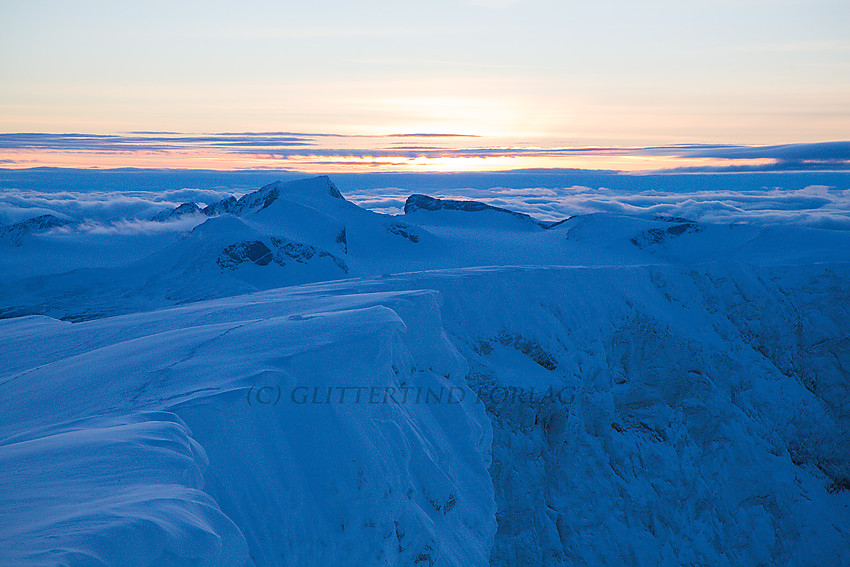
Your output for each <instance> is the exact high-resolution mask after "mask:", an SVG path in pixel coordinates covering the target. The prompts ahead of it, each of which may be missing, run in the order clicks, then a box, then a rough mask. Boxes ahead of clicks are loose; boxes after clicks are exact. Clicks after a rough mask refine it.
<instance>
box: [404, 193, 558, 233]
mask: <svg viewBox="0 0 850 567" xmlns="http://www.w3.org/2000/svg"><path fill="white" fill-rule="evenodd" d="M420 210H421V211H440V210H446V211H463V212H479V211H493V212H496V213H504V214H507V215H511V216H513V217H514V218H516V219H519V220H521V221H526V222H530V223H533V224H535V225H537V226H539V227H541V228H551V227H553V226H557V225H558V224H561V223H562V222H564V221H559V222H555V223H547V222H541V221H538V220H537V219H535V218H534V217H532V216H531V215H527V214H525V213H519V212H517V211H511V210H509V209H503V208H502V207H495V206H493V205H488V204H487V203H482V202H480V201H458V200H454V199H437V198H435V197H429V196H428V195H421V194H418V193H416V194H413V195H411V196H410V197H408V198H407V201H405V203H404V214H410V213H414V212H416V211H420Z"/></svg>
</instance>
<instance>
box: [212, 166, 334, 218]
mask: <svg viewBox="0 0 850 567" xmlns="http://www.w3.org/2000/svg"><path fill="white" fill-rule="evenodd" d="M281 196H285V197H286V198H288V199H291V200H293V201H302V202H304V201H307V202H315V201H317V200H321V199H325V198H327V197H331V198H333V199H339V200H341V201H344V202H347V201H346V200H345V197H343V196H342V193H340V192H339V189H337V188H336V185H334V184H333V182H332V181H331V180H330V178H329V177H328V176H327V175H320V176H318V177H311V178H309V179H298V180H295V181H275V182H274V183H269V184H268V185H264V186H263V187H260V189H258V190H257V191H254V192H253V193H248V194H247V195H244V196H243V197H242V198H241V199H239V200H238V201H233V202H231V201H229V200H225V201H227V202H225V201H220V202H219V203H217V204H216V205H218V206H217V207H215V208H214V209H213V210H211V214H216V213H217V212H219V211H221V212H230V213H233V214H236V215H241V214H244V213H249V212H258V211H261V210H263V209H265V208H266V207H268V206H269V205H271V204H272V203H274V202H275V201H277V200H278V198H280V197H281ZM231 199H232V197H231ZM215 209H217V210H215ZM213 211H214V212H213Z"/></svg>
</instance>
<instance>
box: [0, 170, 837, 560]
mask: <svg viewBox="0 0 850 567" xmlns="http://www.w3.org/2000/svg"><path fill="white" fill-rule="evenodd" d="M415 201H416V202H418V203H420V204H422V203H424V204H426V205H427V206H422V207H418V206H417V207H410V209H411V210H409V211H408V213H407V214H405V215H404V216H401V217H389V216H386V215H379V214H377V213H372V212H370V211H365V210H363V209H360V208H359V207H356V206H355V205H353V204H351V203H349V202H347V201H345V200H344V198H342V196H341V195H340V194H339V192H338V191H335V188H334V187H333V185H332V184H331V183H330V182H329V180H327V179H326V178H318V179H316V180H310V181H306V182H300V183H296V184H273V185H271V186H267V187H265V188H263V189H261V190H260V191H258V192H256V193H254V194H249V195H246V196H245V197H243V198H242V199H240V200H238V201H236V202H235V203H234V202H231V203H230V204H229V205H227V206H226V207H225V208H228V210H229V211H230V212H229V213H225V214H222V215H213V216H211V217H210V218H208V219H206V220H205V221H204V222H203V223H202V224H200V225H198V226H197V227H195V228H194V229H193V230H192V231H191V232H190V233H189V234H187V235H186V236H185V237H181V238H178V239H177V240H172V241H171V243H170V244H168V245H166V246H165V247H164V248H161V249H159V250H157V251H154V252H153V253H152V254H149V255H147V256H146V257H143V258H140V259H134V260H133V261H131V262H130V263H127V264H124V265H121V264H113V265H110V266H107V267H99V268H90V269H86V270H76V271H71V272H68V273H64V274H54V275H50V276H45V275H38V276H36V275H30V276H25V275H24V276H22V277H21V278H20V279H17V280H14V279H12V280H10V281H6V282H5V283H4V284H3V292H4V295H2V298H3V299H2V301H3V305H4V306H5V307H4V309H6V310H7V311H6V313H7V314H14V313H21V312H26V311H30V312H36V313H47V314H52V315H54V316H60V317H65V318H68V319H72V320H80V321H81V322H76V323H70V322H68V321H61V320H58V319H56V318H52V317H48V316H45V315H29V316H23V317H15V318H8V319H3V320H0V360H2V363H0V463H2V464H0V485H2V486H3V487H5V489H4V490H3V491H0V517H2V522H0V564H3V565H21V564H26V565H30V564H31V565H139V566H141V565H152V566H153V565H227V566H232V565H258V566H260V565H262V566H266V565H280V564H287V565H290V564H291V565H315V564H317V563H325V564H331V565H463V566H464V567H467V566H470V565H487V564H490V565H500V566H501V565H521V564H522V565H553V566H555V565H557V566H561V565H575V564H584V565H623V564H627V565H647V566H649V565H653V566H655V565H671V566H673V565H730V566H732V565H734V566H739V565H740V566H744V565H746V566H750V565H812V566H816V565H843V564H850V452H848V450H847V448H848V446H850V409H848V408H850V399H848V384H849V383H850V382H849V381H848V368H850V340H848V337H847V329H848V328H850V310H848V307H847V306H848V305H850V301H849V300H850V286H848V283H847V282H848V281H850V263H848V261H847V260H848V258H847V254H848V251H849V250H850V247H848V246H846V244H847V242H846V239H847V235H846V234H845V233H842V232H835V231H825V230H816V229H805V228H793V229H791V228H789V229H781V228H778V227H763V226H759V227H755V226H748V225H709V224H702V223H694V222H691V221H689V220H687V219H675V218H667V217H664V218H658V219H655V220H646V219H638V218H633V217H628V216H622V215H610V214H594V215H587V216H581V217H574V218H571V219H569V220H566V221H565V222H563V223H560V224H558V225H556V226H549V225H547V224H545V223H537V222H535V221H534V219H530V218H524V217H521V216H517V215H514V214H511V213H510V212H505V211H500V210H498V209H493V208H487V207H480V206H477V205H456V204H452V203H448V205H446V204H445V203H443V204H440V203H434V202H433V201H428V200H424V199H422V198H418V197H417V198H416V200H415ZM438 205H439V206H438ZM222 207H224V206H222ZM222 207H219V209H221V208H222ZM414 208H415V210H412V209H414ZM476 215H484V216H483V217H481V216H476ZM343 231H344V235H345V237H344V238H342V237H340V235H341V234H343ZM67 234H71V233H67ZM44 235H45V236H44V237H45V238H46V237H47V236H49V237H51V238H55V237H57V236H58V235H57V234H56V233H53V234H51V233H50V232H49V231H48V232H47V233H44ZM412 237H413V238H412ZM39 238H42V235H39V234H30V235H28V236H27V239H33V240H32V241H31V242H29V244H34V243H36V242H42V243H43V242H47V241H46V240H39ZM26 246H27V242H26V241H24V243H23V244H22V246H20V247H16V249H24V248H25V247H26ZM343 266H344V268H343ZM404 268H406V269H404ZM346 270H347V271H346ZM310 281H313V282H315V283H307V284H303V285H292V284H301V283H302V282H310ZM281 285H286V286H288V287H280V286H281ZM255 290H265V291H258V292H254V293H250V294H244V293H245V292H249V291H255ZM240 294H241V295H240ZM198 299H206V300H205V301H199V302H191V301H194V300H198ZM175 304H180V305H176V306H175ZM155 308H162V309H159V310H153V309H155ZM112 313H125V314H123V315H120V316H113V317H102V315H104V314H112ZM447 393H448V395H446V394H447ZM438 396H439V397H438Z"/></svg>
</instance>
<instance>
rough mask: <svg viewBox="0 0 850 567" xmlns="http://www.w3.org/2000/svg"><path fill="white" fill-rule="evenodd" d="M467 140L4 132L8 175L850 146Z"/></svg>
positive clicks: (802, 162) (663, 163)
mask: <svg viewBox="0 0 850 567" xmlns="http://www.w3.org/2000/svg"><path fill="white" fill-rule="evenodd" d="M494 141H495V139H494V138H492V137H487V136H480V135H469V134H464V133H462V132H459V133H453V132H425V131H422V132H413V133H405V132H393V133H388V134H385V135H376V136H363V135H358V136H350V135H341V134H327V133H299V132H237V133H213V134H180V133H173V132H168V133H159V132H135V133H131V134H121V135H117V134H116V135H96V134H75V133H71V134H50V133H45V134H42V133H10V134H0V159H3V160H5V164H6V165H7V167H17V168H25V167H38V166H54V167H100V168H116V167H143V168H188V169H220V170H233V169H278V170H291V171H300V172H308V173H314V172H345V171H351V172H356V171H411V172H422V171H434V172H441V171H444V172H447V171H460V172H463V171H468V172H472V171H505V170H510V169H529V168H530V169H537V168H574V169H594V170H617V171H627V172H648V171H664V170H675V171H691V172H696V171H832V170H838V171H844V170H847V169H848V168H850V142H825V143H817V144H786V145H775V146H740V145H718V144H713V145H701V144H685V145H666V146H642V147H559V146H556V147H544V146H539V145H523V146H515V145H499V144H494V143H493V142H494Z"/></svg>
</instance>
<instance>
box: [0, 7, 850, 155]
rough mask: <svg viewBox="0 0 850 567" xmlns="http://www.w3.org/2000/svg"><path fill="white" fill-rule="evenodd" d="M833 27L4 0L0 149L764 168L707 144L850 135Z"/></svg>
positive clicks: (642, 13) (846, 57)
mask: <svg viewBox="0 0 850 567" xmlns="http://www.w3.org/2000/svg"><path fill="white" fill-rule="evenodd" d="M847 29H850V3H848V2H846V0H841V1H837V0H805V1H798V0H735V1H731V0H712V1H710V2H709V1H704V0H689V1H687V2H682V1H675V2H674V1H667V0H663V1H662V0H649V1H644V2H634V1H625V0H596V1H594V2H576V1H572V0H560V1H555V0H431V1H430V2H427V3H424V2H416V3H414V2H400V1H398V0H396V1H387V0H372V1H361V2H351V1H340V0H333V1H331V0H325V1H321V0H316V1H313V2H286V1H284V2H281V1H277V2H270V1H268V2H267V1H257V0H250V1H243V2H239V3H236V2H217V1H209V0H207V1H204V2H196V1H192V0H187V1H178V2H175V1H173V0H172V1H169V2H160V1H149V2H145V3H129V2H114V1H109V2H107V1H101V0H96V1H87V0H78V1H73V2H71V1H48V0H29V1H27V2H18V1H15V2H12V1H8V0H0V77H2V78H1V79H0V134H2V136H0V167H11V168H15V167H33V166H41V165H51V166H65V167H124V166H134V167H186V168H205V169H253V168H276V169H288V170H294V171H304V172H332V171H489V170H502V169H516V168H541V167H547V168H548V167H565V168H573V167H577V168H587V169H616V170H624V171H646V170H660V169H669V168H683V167H684V168H688V167H689V168H701V167H715V168H716V167H729V166H735V167H764V166H771V165H773V164H775V163H776V159H777V158H775V156H773V155H767V154H762V155H756V156H752V155H751V156H749V157H743V156H742V155H740V154H738V155H736V156H733V157H731V158H730V157H729V155H703V154H706V153H711V152H710V151H709V150H712V149H714V148H716V147H717V146H723V147H726V148H731V147H735V148H741V149H742V150H747V149H748V148H749V149H751V148H752V147H754V146H755V147H757V148H758V147H768V148H772V147H787V146H789V145H792V144H812V143H819V142H841V141H845V140H846V139H847V138H848V137H850V136H848V135H847V133H848V132H850V39H848V37H847V34H846V30H847ZM23 133H27V134H32V136H29V137H26V136H21V134H23ZM59 134H62V135H65V134H81V135H82V136H64V138H62V141H61V143H60V142H58V141H57V140H59V138H57V137H56V135H59ZM240 137H241V139H240ZM116 140H119V141H120V144H118V145H116V144H115V143H113V142H114V141H116ZM222 140H224V141H225V143H221V142H222ZM93 141H94V142H93ZM258 141H259V143H258ZM101 142H102V143H101ZM240 143H241V145H239V144H240ZM804 147H810V146H804ZM820 147H823V146H820ZM683 148H685V149H684V150H683ZM694 148H696V150H694ZM727 153H728V152H727ZM756 153H758V152H756ZM833 158H834V156H833V155H832V154H829V159H828V160H827V161H829V160H832V161H831V163H835V160H834V159H833ZM844 160H845V162H844V163H843V165H842V167H846V165H847V164H846V158H844Z"/></svg>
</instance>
